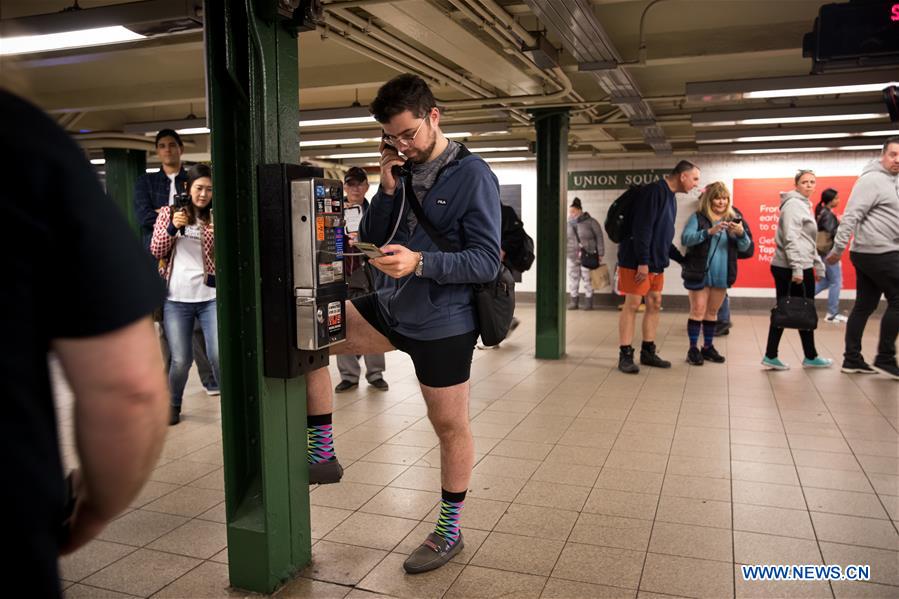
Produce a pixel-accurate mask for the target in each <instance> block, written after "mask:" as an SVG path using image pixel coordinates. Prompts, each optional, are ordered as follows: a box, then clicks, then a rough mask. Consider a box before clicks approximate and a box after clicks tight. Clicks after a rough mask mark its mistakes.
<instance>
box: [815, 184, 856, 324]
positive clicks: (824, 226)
mask: <svg viewBox="0 0 899 599" xmlns="http://www.w3.org/2000/svg"><path fill="white" fill-rule="evenodd" d="M839 205H840V196H839V194H838V193H837V190H836V189H825V190H824V191H822V192H821V201H819V202H818V205H817V206H815V220H816V221H817V222H818V238H817V249H818V255H819V256H821V259H822V260H823V259H824V256H826V255H827V254H829V253H830V250H832V249H833V238H834V236H835V235H836V234H837V228H838V227H839V226H840V219H838V218H837V215H836V214H834V212H833V211H834V210H836V208H837V206H839ZM842 287H843V268H842V266H840V263H839V262H837V263H836V264H825V265H824V278H823V279H821V280H819V281H818V284H817V285H815V295H818V294H819V293H821V292H822V291H824V290H825V289H827V290H828V291H827V317H826V318H825V319H824V320H826V321H827V322H846V321H847V320H849V319H848V318H846V317H845V316H843V315H842V314H840V289H842Z"/></svg>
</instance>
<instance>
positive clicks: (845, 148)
mask: <svg viewBox="0 0 899 599" xmlns="http://www.w3.org/2000/svg"><path fill="white" fill-rule="evenodd" d="M882 148H883V146H881V145H880V144H872V145H869V146H840V147H838V148H837V149H838V150H851V151H856V150H880V149H882Z"/></svg>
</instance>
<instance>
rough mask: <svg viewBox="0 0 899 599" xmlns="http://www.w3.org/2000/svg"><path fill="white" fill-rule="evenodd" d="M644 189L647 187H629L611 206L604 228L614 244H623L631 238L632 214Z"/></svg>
mask: <svg viewBox="0 0 899 599" xmlns="http://www.w3.org/2000/svg"><path fill="white" fill-rule="evenodd" d="M644 187H645V185H629V186H628V188H627V189H626V190H625V192H624V193H623V194H621V195H620V196H618V198H617V199H616V200H615V201H614V202H612V205H611V206H609V211H608V212H607V213H606V221H605V223H603V228H604V229H605V230H606V235H608V236H609V240H610V241H612V242H613V243H621V242H622V241H623V240H624V239H627V238H628V237H630V236H631V212H632V207H633V204H634V199H636V197H637V196H638V195H640V192H641V191H642V190H643V188H644Z"/></svg>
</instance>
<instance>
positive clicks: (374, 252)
mask: <svg viewBox="0 0 899 599" xmlns="http://www.w3.org/2000/svg"><path fill="white" fill-rule="evenodd" d="M354 247H355V248H356V249H358V250H359V251H361V252H362V253H363V254H365V255H366V256H368V257H369V258H383V257H384V256H386V255H387V254H385V253H384V252H382V251H381V248H379V247H378V246H376V245H375V244H373V243H368V242H367V241H357V242H356V243H355V244H354Z"/></svg>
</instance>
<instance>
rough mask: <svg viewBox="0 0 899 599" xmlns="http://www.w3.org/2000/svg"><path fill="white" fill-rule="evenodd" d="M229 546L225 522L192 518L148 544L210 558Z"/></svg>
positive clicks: (148, 547)
mask: <svg viewBox="0 0 899 599" xmlns="http://www.w3.org/2000/svg"><path fill="white" fill-rule="evenodd" d="M227 546H228V535H227V531H226V528H225V525H224V524H219V523H217V522H207V521H204V520H191V521H190V522H188V523H187V524H185V525H184V526H181V527H179V528H176V529H175V530H173V531H172V532H170V533H168V534H166V535H163V536H162V537H160V538H158V539H156V540H155V541H153V542H152V543H150V544H149V545H147V549H155V550H157V551H165V552H166V553H176V554H178V555H186V556H188V557H196V558H198V559H209V558H211V557H212V556H213V555H215V554H216V553H218V552H219V551H221V550H222V549H224V548H225V547H227Z"/></svg>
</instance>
